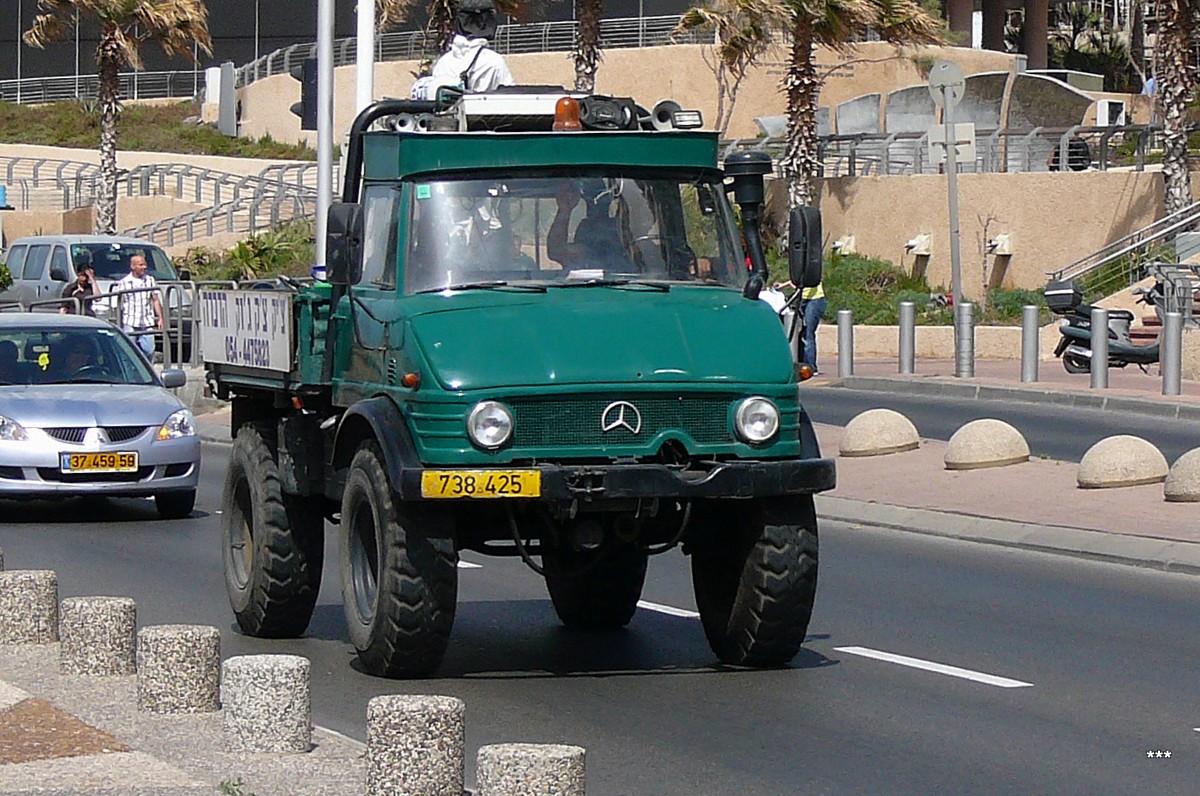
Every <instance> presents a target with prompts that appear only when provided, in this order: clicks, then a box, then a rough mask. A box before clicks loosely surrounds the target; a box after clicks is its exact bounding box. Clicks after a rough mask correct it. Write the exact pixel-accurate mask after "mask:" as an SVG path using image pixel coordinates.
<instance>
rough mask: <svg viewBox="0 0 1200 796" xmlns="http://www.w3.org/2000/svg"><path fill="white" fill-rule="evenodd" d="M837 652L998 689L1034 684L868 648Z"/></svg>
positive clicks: (844, 648)
mask: <svg viewBox="0 0 1200 796" xmlns="http://www.w3.org/2000/svg"><path fill="white" fill-rule="evenodd" d="M833 649H834V651H835V652H844V653H847V654H848V655H861V656H862V657H864V658H873V659H875V660H877V661H886V662H887V663H895V664H899V665H900V666H908V667H911V668H913V669H924V670H925V671H927V672H937V673H938V674H948V675H950V676H951V677H959V678H962V679H963V680H971V681H973V682H976V683H983V684H985V685H994V686H996V687H998V688H1032V687H1033V683H1026V682H1024V681H1022V680H1010V679H1009V678H1007V677H998V676H996V675H994V674H986V673H985V672H976V671H973V670H971V669H961V668H959V667H957V666H949V665H947V664H945V663H935V662H933V661H926V660H921V659H920V658H910V657H908V656H907V655H896V654H895V653H892V652H881V651H880V650H873V649H870V648H868V647H834V648H833Z"/></svg>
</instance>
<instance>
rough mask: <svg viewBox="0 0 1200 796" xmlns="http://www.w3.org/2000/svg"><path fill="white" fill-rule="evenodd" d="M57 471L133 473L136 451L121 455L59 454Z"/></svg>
mask: <svg viewBox="0 0 1200 796" xmlns="http://www.w3.org/2000/svg"><path fill="white" fill-rule="evenodd" d="M59 469H60V470H61V471H62V472H64V473H133V472H137V469H138V455H137V452H136V451H131V452H122V453H63V454H59Z"/></svg>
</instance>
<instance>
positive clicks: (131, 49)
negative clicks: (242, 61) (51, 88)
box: [24, 0, 212, 235]
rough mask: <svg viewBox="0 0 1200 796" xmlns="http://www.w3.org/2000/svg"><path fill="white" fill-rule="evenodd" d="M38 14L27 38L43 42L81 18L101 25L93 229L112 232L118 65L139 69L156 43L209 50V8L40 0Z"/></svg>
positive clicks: (186, 52) (131, 0)
mask: <svg viewBox="0 0 1200 796" xmlns="http://www.w3.org/2000/svg"><path fill="white" fill-rule="evenodd" d="M38 9H39V11H41V12H42V13H40V14H38V15H37V16H36V17H34V20H33V25H32V26H31V27H30V28H29V30H28V31H26V32H25V34H24V38H25V43H26V44H28V45H30V46H31V47H45V46H46V45H47V44H49V43H50V42H53V41H57V40H59V39H61V38H64V37H65V36H66V34H67V33H69V32H70V31H72V30H73V29H74V27H75V25H77V24H78V22H79V20H80V19H83V18H88V17H91V18H94V19H95V20H96V21H97V23H98V24H99V27H100V43H99V44H97V45H96V65H97V67H99V70H100V84H99V88H98V91H97V94H98V96H97V101H98V104H99V106H100V186H99V190H98V194H99V195H98V196H97V197H96V231H97V232H99V233H101V234H107V235H111V234H113V233H114V232H116V228H117V118H118V116H120V113H121V100H120V97H119V96H118V92H119V89H120V84H119V82H118V77H119V75H120V72H121V69H122V68H133V69H139V68H140V67H141V65H142V57H141V48H142V45H143V44H145V43H146V42H147V41H152V42H156V43H157V44H158V45H159V46H160V47H162V49H163V52H165V53H166V54H167V55H168V56H172V57H174V56H186V57H188V58H192V57H193V52H194V49H193V48H196V47H198V48H199V49H201V50H203V51H204V52H205V53H206V54H209V55H211V54H212V40H211V39H210V38H209V35H208V9H207V8H206V7H205V5H204V0H38Z"/></svg>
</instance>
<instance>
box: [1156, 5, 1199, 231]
mask: <svg viewBox="0 0 1200 796" xmlns="http://www.w3.org/2000/svg"><path fill="white" fill-rule="evenodd" d="M1158 15H1159V23H1158V38H1157V41H1156V42H1155V50H1156V55H1155V59H1154V60H1155V61H1156V62H1157V70H1156V73H1155V78H1156V82H1157V83H1158V101H1159V102H1160V103H1161V105H1162V112H1163V183H1164V186H1163V187H1164V195H1163V201H1164V203H1165V204H1166V211H1167V213H1174V212H1177V211H1179V210H1182V209H1183V208H1185V207H1187V206H1188V205H1190V204H1192V182H1191V176H1190V174H1189V173H1188V165H1187V139H1188V129H1187V110H1188V105H1190V104H1191V102H1192V100H1193V99H1194V98H1195V96H1196V83H1197V66H1198V65H1197V63H1196V45H1197V43H1198V42H1200V2H1197V0H1166V2H1162V3H1159V5H1158Z"/></svg>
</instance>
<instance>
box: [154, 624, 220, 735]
mask: <svg viewBox="0 0 1200 796" xmlns="http://www.w3.org/2000/svg"><path fill="white" fill-rule="evenodd" d="M220 672H221V634H220V633H219V632H217V629H216V628H215V627H209V626H207V625H152V626H151V627H144V628H142V629H141V631H139V632H138V645H137V675H138V676H137V701H138V710H142V711H145V712H147V713H212V712H215V711H217V710H220V709H221V699H220V688H219V682H220V676H221V674H220Z"/></svg>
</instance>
